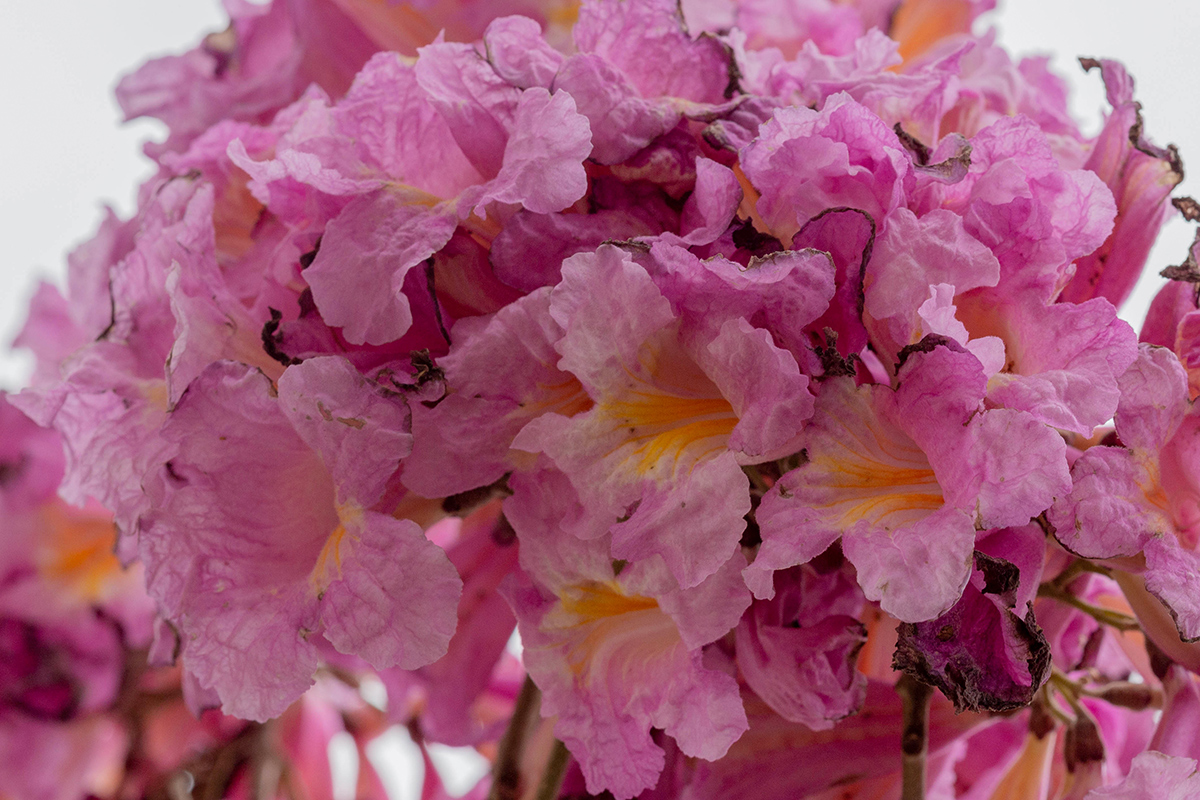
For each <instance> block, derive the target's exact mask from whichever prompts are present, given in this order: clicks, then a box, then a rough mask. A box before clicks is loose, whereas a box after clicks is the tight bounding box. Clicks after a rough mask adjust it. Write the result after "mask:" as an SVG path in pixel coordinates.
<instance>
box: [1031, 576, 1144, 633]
mask: <svg viewBox="0 0 1200 800" xmlns="http://www.w3.org/2000/svg"><path fill="white" fill-rule="evenodd" d="M1038 597H1049V598H1051V599H1053V600H1057V601H1059V602H1060V603H1066V604H1067V605H1069V606H1074V607H1075V608H1077V609H1079V610H1080V611H1082V612H1083V613H1085V614H1087V615H1088V616H1090V617H1092V618H1093V619H1095V620H1096V621H1097V622H1099V623H1101V624H1103V625H1109V626H1111V627H1113V628H1116V629H1117V630H1119V631H1136V630H1141V626H1140V625H1138V622H1137V620H1136V619H1135V618H1134V617H1131V616H1129V615H1128V614H1122V613H1121V612H1120V611H1113V610H1112V609H1110V608H1101V607H1100V606H1095V605H1092V604H1091V603H1089V602H1087V601H1085V600H1080V599H1079V598H1078V597H1076V596H1075V595H1073V594H1071V593H1070V592H1068V591H1067V590H1066V589H1063V588H1062V587H1061V586H1059V585H1057V584H1056V583H1054V582H1051V583H1043V584H1042V585H1041V586H1039V587H1038Z"/></svg>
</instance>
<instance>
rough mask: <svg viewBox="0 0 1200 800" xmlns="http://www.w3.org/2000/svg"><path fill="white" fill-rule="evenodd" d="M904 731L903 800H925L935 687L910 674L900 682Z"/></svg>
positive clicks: (902, 748) (897, 690)
mask: <svg viewBox="0 0 1200 800" xmlns="http://www.w3.org/2000/svg"><path fill="white" fill-rule="evenodd" d="M896 693H897V694H899V695H900V702H901V708H902V713H903V715H904V728H903V732H902V734H901V737H900V750H901V752H902V753H903V756H904V757H903V773H902V774H903V779H902V788H901V790H900V800H925V757H926V754H927V752H928V749H929V698H930V697H932V696H933V687H931V686H926V685H925V684H923V683H921V682H920V681H918V680H916V679H915V678H913V677H912V676H910V675H903V676H901V678H900V680H898V681H897V682H896Z"/></svg>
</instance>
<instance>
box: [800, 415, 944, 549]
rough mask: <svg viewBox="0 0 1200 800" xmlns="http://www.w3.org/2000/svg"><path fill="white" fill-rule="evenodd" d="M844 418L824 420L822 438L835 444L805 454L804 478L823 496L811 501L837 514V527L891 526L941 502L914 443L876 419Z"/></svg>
mask: <svg viewBox="0 0 1200 800" xmlns="http://www.w3.org/2000/svg"><path fill="white" fill-rule="evenodd" d="M850 422H851V420H846V419H843V418H840V417H839V418H833V417H830V418H827V419H826V422H825V424H826V425H827V426H828V427H830V428H832V429H833V431H831V432H833V433H834V435H831V436H830V437H829V439H828V440H827V441H829V442H831V443H832V442H836V444H834V445H833V446H832V447H828V448H820V449H814V450H813V451H810V452H809V457H810V458H811V463H812V466H811V467H810V470H811V471H810V473H809V474H810V479H809V480H810V481H811V482H813V483H815V484H818V485H819V486H820V487H821V489H822V490H823V492H822V494H823V495H824V498H825V500H826V502H824V503H815V504H814V505H816V506H817V507H819V508H824V509H828V510H829V511H830V512H832V513H834V514H836V515H838V520H837V523H836V524H837V525H838V527H841V528H849V527H851V526H852V525H854V524H855V523H857V522H859V521H862V520H865V521H867V522H868V523H869V524H870V525H871V526H872V527H885V528H895V527H899V526H901V525H903V524H905V523H907V522H911V521H913V520H915V519H919V518H921V517H924V516H926V515H927V514H929V513H930V512H933V511H936V510H937V509H939V508H941V507H942V506H943V505H944V504H945V499H944V497H943V495H942V487H941V486H940V485H939V484H938V482H937V478H936V476H935V475H934V473H933V468H932V467H930V465H929V460H928V459H927V458H926V457H925V453H924V452H923V451H922V450H921V448H920V447H918V446H917V444H916V442H914V441H912V440H911V439H909V438H908V437H907V436H905V435H904V434H903V433H901V432H900V431H898V430H896V429H895V428H894V427H892V426H890V425H884V424H881V423H880V421H879V420H878V419H874V418H866V419H864V418H858V419H854V420H852V422H853V423H854V424H853V425H852V424H849V423H850ZM864 423H865V424H864ZM818 476H819V477H818Z"/></svg>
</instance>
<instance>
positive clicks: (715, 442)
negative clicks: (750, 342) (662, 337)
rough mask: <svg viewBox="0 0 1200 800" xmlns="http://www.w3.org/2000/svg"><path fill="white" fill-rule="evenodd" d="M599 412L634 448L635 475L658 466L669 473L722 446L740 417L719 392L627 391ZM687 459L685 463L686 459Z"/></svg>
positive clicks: (633, 463) (605, 404)
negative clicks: (702, 394)
mask: <svg viewBox="0 0 1200 800" xmlns="http://www.w3.org/2000/svg"><path fill="white" fill-rule="evenodd" d="M601 413H602V414H603V415H604V416H605V417H607V418H608V419H610V420H611V422H612V423H613V425H614V427H617V428H623V429H625V433H626V434H627V435H626V436H625V437H624V438H625V441H626V442H627V443H628V442H631V443H634V444H635V445H636V447H635V448H634V450H633V452H632V453H631V459H630V461H631V462H632V466H633V469H634V471H635V472H636V473H637V474H638V475H639V476H643V477H645V476H648V475H651V474H654V473H655V472H656V470H658V469H659V467H660V465H663V466H666V467H667V469H665V470H663V472H666V473H668V474H675V473H676V472H678V471H679V470H680V468H681V467H682V466H690V465H691V464H694V463H695V462H697V461H699V460H701V459H703V458H705V457H706V456H708V455H710V454H712V453H714V452H720V451H723V450H724V449H725V448H726V444H727V442H728V440H729V435H730V434H731V433H732V432H733V429H734V427H736V426H737V423H738V419H737V416H736V415H735V414H734V413H733V407H732V406H731V405H730V404H729V401H727V400H725V399H724V398H723V397H679V396H677V395H673V394H668V393H665V392H631V393H630V395H629V396H628V398H626V399H621V400H617V401H609V402H605V403H603V404H602V405H601ZM685 461H686V464H685V463H684V462H685Z"/></svg>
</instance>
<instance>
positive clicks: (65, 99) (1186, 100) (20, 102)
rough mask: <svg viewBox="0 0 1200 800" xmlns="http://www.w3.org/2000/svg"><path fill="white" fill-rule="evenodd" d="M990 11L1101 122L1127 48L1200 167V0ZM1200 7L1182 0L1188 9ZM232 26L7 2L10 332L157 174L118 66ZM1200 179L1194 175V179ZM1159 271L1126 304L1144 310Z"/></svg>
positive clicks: (4, 335)
mask: <svg viewBox="0 0 1200 800" xmlns="http://www.w3.org/2000/svg"><path fill="white" fill-rule="evenodd" d="M1001 2H1002V8H1001V10H1000V12H999V13H998V14H993V15H991V19H992V20H994V22H995V24H996V25H997V26H998V27H999V28H1000V30H1001V41H1002V42H1004V43H1006V44H1007V45H1008V46H1009V48H1010V50H1012V51H1014V52H1017V53H1029V52H1053V53H1056V54H1057V56H1056V59H1055V64H1056V65H1057V66H1058V68H1059V70H1060V71H1061V72H1062V73H1063V74H1065V75H1066V76H1067V77H1068V78H1069V79H1070V80H1071V81H1072V82H1073V84H1074V85H1075V87H1076V94H1075V102H1074V104H1073V109H1074V110H1075V112H1076V115H1077V116H1078V117H1079V118H1080V119H1081V121H1083V122H1084V123H1085V125H1086V129H1087V130H1091V131H1094V130H1096V129H1098V126H1099V120H1100V111H1101V109H1102V107H1103V105H1104V103H1103V92H1102V90H1101V86H1100V79H1099V77H1098V76H1097V75H1096V74H1095V73H1093V74H1091V75H1084V74H1083V73H1082V71H1081V70H1080V69H1079V67H1078V65H1077V64H1076V62H1075V60H1074V59H1075V57H1076V56H1078V55H1090V56H1107V57H1114V58H1119V59H1121V60H1123V61H1124V62H1125V64H1126V65H1127V66H1128V67H1129V69H1130V71H1131V72H1132V73H1133V75H1134V77H1135V78H1136V79H1137V89H1138V98H1139V99H1140V100H1141V101H1142V103H1143V105H1144V106H1145V117H1146V121H1147V126H1148V130H1149V131H1150V133H1151V135H1152V136H1153V137H1154V138H1155V139H1156V141H1158V142H1159V143H1160V144H1162V143H1165V142H1168V141H1171V142H1175V143H1176V144H1178V145H1179V146H1180V149H1181V151H1182V154H1183V158H1184V161H1185V163H1189V162H1190V163H1194V164H1196V167H1197V169H1200V59H1197V58H1196V57H1195V55H1194V47H1195V44H1194V43H1195V42H1196V41H1197V39H1198V36H1197V34H1200V14H1197V13H1195V10H1196V9H1200V4H1196V3H1195V2H1194V0H1176V2H1173V3H1172V2H1167V1H1166V0H1143V2H1141V3H1139V4H1138V7H1139V8H1141V9H1142V10H1141V11H1140V12H1139V13H1137V14H1136V15H1135V14H1133V13H1131V12H1130V10H1129V9H1130V8H1132V7H1133V4H1130V3H1128V2H1125V1H1124V0H1092V2H1089V3H1086V4H1085V3H1081V2H1078V0H1010V1H1009V2H1007V3H1004V2H1003V0H1001ZM1183 9H1189V10H1192V13H1190V14H1183V13H1181V10H1183ZM224 26H225V15H224V12H223V11H222V10H221V8H220V7H219V6H218V4H217V3H216V2H215V0H170V2H163V0H87V2H80V0H40V2H37V3H19V2H12V3H8V4H6V6H5V24H4V25H3V26H0V75H3V76H4V77H3V79H2V81H0V108H3V109H4V112H5V119H6V123H5V124H4V125H3V126H2V127H0V152H2V153H3V158H2V160H0V241H2V242H3V243H4V251H3V253H4V256H3V259H2V260H0V341H2V342H3V343H5V344H6V343H7V342H8V341H10V340H11V338H12V337H13V335H15V333H16V331H17V330H18V328H19V326H20V324H21V322H22V321H23V319H24V306H25V304H26V302H27V300H28V298H29V295H30V294H31V292H32V290H33V286H34V281H35V280H36V278H39V277H41V278H48V279H51V280H61V275H62V274H63V271H64V260H63V258H64V255H65V253H66V251H67V250H69V249H70V248H71V247H72V246H73V245H74V244H76V243H78V242H79V241H80V240H82V239H85V238H87V237H88V236H89V235H90V233H91V231H92V229H93V228H94V227H95V225H96V224H97V223H98V221H99V219H100V213H101V207H102V204H103V203H109V204H111V205H113V206H114V207H115V208H116V209H117V210H118V211H119V212H120V213H123V214H128V213H129V212H130V211H131V210H132V206H133V196H134V195H133V193H134V187H135V186H136V185H137V183H138V182H139V181H140V180H141V179H142V178H143V177H145V176H146V175H148V174H149V171H150V169H149V166H148V162H147V161H146V160H145V159H144V158H143V157H142V156H141V151H140V143H141V142H142V141H144V140H145V139H147V138H161V137H162V129H161V128H160V127H159V126H158V125H157V124H156V123H153V122H149V121H139V122H136V123H133V124H129V125H125V126H121V125H120V122H119V120H120V116H119V113H118V111H117V108H116V104H115V102H114V101H113V100H112V87H113V85H114V84H115V81H116V78H117V76H118V75H120V74H121V73H123V72H126V71H128V70H130V69H131V68H133V67H134V66H136V65H137V64H138V63H140V62H141V61H143V60H144V59H145V58H146V57H148V56H150V55H157V54H163V53H168V52H178V51H181V50H183V49H186V48H188V47H190V46H192V45H193V44H194V43H195V42H196V41H198V39H199V37H200V36H201V34H202V33H204V32H207V31H211V30H217V29H220V28H223V27H224ZM1198 180H1200V179H1197V178H1193V179H1191V180H1188V181H1186V182H1185V183H1184V184H1183V186H1182V187H1180V191H1182V192H1184V193H1186V192H1188V191H1189V190H1191V191H1198V192H1200V190H1197V189H1194V188H1191V187H1193V186H1195V185H1200V184H1197V181H1198ZM1190 241H1191V232H1190V230H1189V228H1188V226H1187V225H1185V224H1183V223H1182V222H1181V221H1176V222H1174V223H1173V224H1171V225H1170V226H1168V229H1167V230H1166V231H1165V233H1164V236H1163V238H1162V240H1161V241H1160V243H1159V245H1158V247H1157V248H1156V249H1155V251H1154V253H1153V254H1152V264H1153V266H1154V272H1157V270H1158V269H1159V268H1161V267H1162V266H1165V265H1167V264H1169V263H1178V262H1179V261H1180V260H1181V259H1182V257H1183V254H1184V252H1185V250H1186V247H1187V245H1188V243H1189V242H1190ZM1154 282H1155V281H1154V280H1153V279H1152V278H1151V279H1150V280H1148V281H1146V282H1144V283H1145V285H1144V286H1143V287H1141V291H1139V296H1138V297H1136V298H1135V299H1134V301H1133V302H1131V303H1130V304H1129V305H1130V308H1129V309H1128V310H1126V311H1125V312H1124V315H1125V316H1126V318H1128V319H1131V320H1140V317H1141V315H1143V314H1144V313H1145V306H1146V304H1148V302H1149V297H1150V292H1151V291H1152V288H1153V287H1152V284H1153V283H1154ZM28 368H29V365H28V363H27V362H25V361H24V360H22V359H20V358H14V357H13V356H11V355H9V354H7V353H0V387H8V388H14V387H16V386H18V385H20V383H21V381H23V380H24V376H25V375H26V374H27V371H28Z"/></svg>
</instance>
